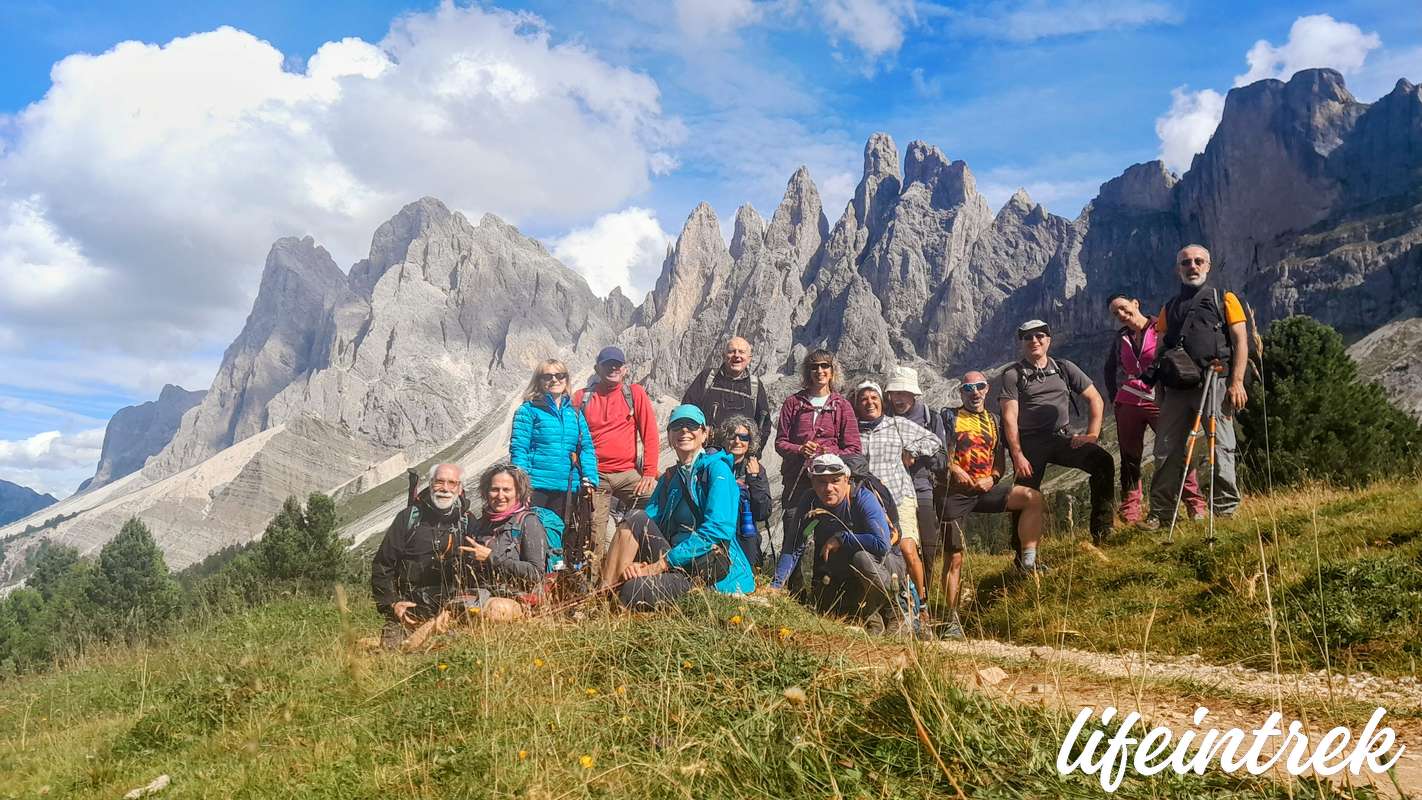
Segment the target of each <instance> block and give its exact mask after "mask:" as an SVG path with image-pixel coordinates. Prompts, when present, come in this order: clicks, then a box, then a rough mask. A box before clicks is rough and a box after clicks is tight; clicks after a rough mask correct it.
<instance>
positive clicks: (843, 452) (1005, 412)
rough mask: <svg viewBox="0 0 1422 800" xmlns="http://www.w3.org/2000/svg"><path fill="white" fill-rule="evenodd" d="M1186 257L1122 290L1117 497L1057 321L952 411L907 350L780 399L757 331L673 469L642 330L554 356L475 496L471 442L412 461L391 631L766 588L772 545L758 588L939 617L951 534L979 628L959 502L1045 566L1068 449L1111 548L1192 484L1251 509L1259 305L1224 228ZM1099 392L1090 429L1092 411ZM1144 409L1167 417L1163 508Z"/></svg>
mask: <svg viewBox="0 0 1422 800" xmlns="http://www.w3.org/2000/svg"><path fill="white" fill-rule="evenodd" d="M1175 270H1176V274H1177V276H1178V277H1179V279H1180V291H1179V293H1178V294H1177V295H1176V296H1175V297H1173V298H1171V299H1170V300H1169V301H1168V302H1166V303H1165V304H1164V306H1163V307H1162V308H1161V310H1160V312H1159V314H1157V315H1156V316H1154V317H1151V316H1147V315H1146V314H1144V313H1143V312H1142V309H1141V305H1140V302H1139V301H1137V300H1135V299H1132V298H1129V297H1127V296H1125V295H1120V294H1118V295H1114V296H1112V297H1111V298H1110V299H1109V301H1108V309H1107V310H1108V311H1109V314H1110V315H1111V317H1112V318H1113V319H1114V320H1116V321H1117V322H1119V323H1120V329H1119V330H1118V331H1117V334H1116V336H1115V337H1114V338H1113V340H1112V344H1111V348H1110V351H1109V352H1108V353H1107V356H1106V368H1105V375H1104V378H1105V387H1106V390H1107V395H1108V396H1109V397H1110V398H1111V402H1112V404H1113V407H1114V412H1115V418H1116V425H1117V432H1118V439H1119V445H1120V455H1121V465H1120V472H1119V486H1120V490H1121V493H1122V502H1121V504H1120V507H1119V511H1118V510H1117V508H1116V487H1117V485H1118V479H1117V475H1116V464H1115V460H1114V459H1113V458H1112V456H1111V454H1110V452H1109V451H1107V450H1105V449H1104V448H1102V447H1101V446H1100V444H1098V442H1097V439H1098V437H1099V435H1100V432H1101V426H1102V421H1103V416H1104V411H1105V402H1106V401H1105V398H1103V396H1102V394H1101V393H1100V392H1099V391H1098V390H1097V388H1096V386H1095V385H1094V384H1093V383H1092V381H1091V379H1090V378H1088V377H1087V375H1086V374H1085V373H1084V372H1083V371H1082V370H1081V369H1080V368H1079V367H1077V365H1076V364H1074V363H1072V362H1071V361H1069V360H1067V359H1065V358H1056V357H1053V356H1052V355H1050V350H1051V346H1052V332H1051V329H1050V326H1049V325H1048V324H1047V323H1046V322H1043V321H1041V320H1035V319H1034V320H1029V321H1027V322H1024V323H1022V324H1021V325H1020V326H1019V327H1018V328H1017V339H1018V348H1019V356H1020V357H1019V359H1018V360H1017V361H1015V362H1013V363H1012V364H1009V365H1008V366H1007V367H1006V368H1005V369H1004V370H1003V371H1002V372H1001V374H1000V375H999V376H998V377H997V378H996V388H997V401H998V406H999V408H998V410H997V411H994V410H992V409H989V408H988V397H989V394H990V390H991V389H992V388H993V385H992V382H990V381H989V379H988V378H987V376H986V375H985V374H984V373H983V372H981V371H977V370H973V371H969V372H967V373H966V374H964V375H962V377H961V382H960V384H959V386H958V392H959V395H960V397H961V400H962V403H961V404H960V405H957V406H952V407H944V408H941V409H939V410H937V411H935V410H932V409H930V408H929V407H928V406H927V404H926V403H925V402H924V399H923V392H922V391H921V390H920V386H919V381H918V375H917V372H916V371H915V370H913V369H911V368H908V367H898V368H895V369H893V370H892V372H891V373H890V374H889V375H888V376H887V381H886V382H885V384H884V385H883V386H881V385H880V384H878V383H876V382H874V381H872V380H866V381H863V382H861V383H859V384H858V385H857V386H855V387H854V389H853V391H852V392H851V393H850V394H849V395H848V396H846V395H844V394H842V393H841V390H842V388H843V387H842V386H841V376H842V374H843V373H842V370H841V367H840V365H839V363H838V362H837V360H836V358H835V356H834V354H833V353H831V352H829V351H828V350H824V349H817V350H814V351H812V352H810V353H809V354H808V355H806V356H805V358H804V359H803V361H802V363H801V368H800V383H801V388H800V390H799V391H797V392H795V393H794V394H792V395H790V396H789V397H787V398H786V399H785V401H784V402H783V403H782V404H781V406H780V409H779V413H778V417H776V418H775V419H774V420H772V410H771V405H770V400H769V398H768V397H767V395H766V390H765V387H764V385H763V384H762V382H761V380H760V378H759V377H758V376H757V375H756V374H754V373H753V372H752V369H751V362H752V355H753V353H752V348H751V345H750V343H749V342H747V341H746V340H745V339H743V338H741V337H739V336H737V337H733V338H731V339H730V340H729V341H728V342H727V343H726V347H725V350H724V352H723V357H722V361H721V363H720V364H719V365H717V366H715V367H709V368H707V369H705V370H703V371H702V372H701V373H700V374H698V375H697V376H696V377H695V378H694V379H693V380H692V381H691V382H690V385H689V386H688V387H687V389H686V391H685V393H684V395H683V397H682V400H681V404H680V405H678V406H676V408H675V409H673V410H672V412H671V415H670V417H669V418H668V419H667V421H666V427H665V435H666V441H667V444H668V445H670V448H671V451H672V453H673V455H674V458H675V463H674V464H672V465H670V466H668V467H667V468H666V469H665V470H662V469H660V465H659V464H658V454H659V450H660V438H659V437H660V433H659V431H660V430H661V429H660V428H659V426H658V424H657V419H656V413H655V409H654V407H653V403H652V400H651V398H650V397H649V396H648V394H647V392H646V390H645V389H643V388H642V387H641V386H640V385H638V384H637V383H635V382H633V381H631V380H630V378H629V371H628V364H627V358H626V355H625V354H624V353H623V351H622V350H621V349H619V348H617V347H605V348H603V349H602V351H601V352H600V353H598V355H597V360H596V366H595V375H594V377H593V379H592V380H591V381H590V382H589V384H588V385H587V386H586V387H585V388H582V389H578V390H576V391H570V383H569V381H570V375H569V371H568V368H567V366H566V365H565V364H564V363H563V362H561V361H559V360H557V359H549V360H545V361H543V362H541V363H540V364H539V365H538V366H537V367H535V368H534V370H533V376H532V379H531V381H530V382H529V386H528V388H527V391H526V392H525V394H524V402H523V404H522V405H521V406H519V408H518V409H517V410H516V411H515V413H514V416H513V422H512V429H511V436H510V443H509V458H508V460H507V461H506V462H503V463H499V464H496V465H494V466H492V467H490V468H489V469H487V470H485V471H484V473H483V474H482V475H480V476H479V478H478V495H479V498H478V499H479V500H480V501H481V502H480V503H478V504H477V509H476V507H475V506H476V504H475V503H473V502H471V500H470V498H468V497H467V496H466V495H465V491H464V481H465V477H466V476H465V475H464V474H463V470H462V469H461V467H460V466H459V465H457V464H439V465H437V466H436V467H434V468H433V469H432V470H431V472H430V474H429V476H428V485H427V486H426V487H425V488H424V489H423V490H422V491H420V492H419V493H418V494H417V495H416V494H414V492H413V489H414V488H415V487H414V484H413V483H412V487H411V488H412V496H411V500H410V503H409V506H408V508H406V509H405V510H404V511H402V512H401V513H400V514H399V515H397V517H396V519H395V520H394V522H393V523H392V524H391V526H390V528H389V529H388V530H387V531H386V534H385V538H384V540H383V541H382V543H381V545H380V548H379V550H378V551H377V553H376V555H375V558H374V561H373V565H372V572H371V586H372V591H373V594H374V597H375V601H376V605H377V607H378V608H379V610H380V611H381V613H382V614H384V615H385V616H386V618H387V620H388V625H387V627H386V631H385V636H384V637H383V638H384V639H385V641H386V643H387V644H388V645H393V644H397V643H398V642H400V641H401V640H402V639H403V637H404V635H405V633H406V632H408V631H409V630H411V629H413V628H414V627H416V626H417V625H418V624H420V623H422V622H428V621H430V620H432V619H434V618H436V617H437V616H438V615H440V614H442V613H444V614H448V613H450V610H451V609H452V608H458V609H463V610H464V611H467V612H469V613H478V614H479V615H481V616H482V618H483V619H489V620H514V619H520V618H524V617H527V616H529V615H530V614H532V613H541V612H542V611H545V610H549V609H552V608H557V607H559V606H558V603H559V600H557V599H555V598H566V597H571V598H572V600H571V601H569V605H573V604H577V603H580V602H581V601H582V600H585V599H586V598H588V597H591V596H595V595H603V594H605V595H607V596H609V597H615V598H616V600H617V602H618V603H619V604H620V605H621V606H623V607H625V608H628V609H632V610H651V609H655V608H658V607H661V606H665V605H667V604H670V603H673V602H675V601H676V600H677V599H678V598H679V597H681V596H683V595H685V594H686V593H687V592H688V591H690V590H691V589H692V587H693V586H695V585H704V586H706V587H709V588H711V589H713V590H714V591H717V592H722V593H727V594H750V593H752V592H756V591H757V585H756V577H755V572H756V569H757V568H761V567H765V566H766V565H767V562H768V565H769V567H770V570H768V571H769V575H768V578H769V580H768V582H766V583H764V585H762V586H761V587H760V589H759V591H760V592H761V593H780V592H793V593H795V594H796V595H797V596H799V597H802V598H803V599H805V600H806V601H807V602H810V603H812V604H813V605H814V606H815V607H816V608H817V609H818V610H820V611H822V612H825V613H834V614H840V615H845V616H848V617H852V618H854V619H857V620H859V621H860V622H862V624H863V625H864V626H865V628H866V630H870V631H873V632H878V631H885V630H891V631H893V632H897V633H908V634H913V633H921V634H926V633H927V632H928V622H929V620H928V614H927V610H926V609H927V603H926V600H927V598H928V595H929V588H930V587H929V586H928V583H927V582H928V579H929V578H930V576H932V575H933V568H934V562H935V561H936V560H937V558H938V556H939V554H940V553H942V554H944V556H945V563H944V567H943V570H942V574H941V592H942V595H943V606H944V607H945V608H946V614H945V615H944V617H943V619H942V620H941V624H939V626H938V629H937V633H938V635H940V636H942V637H945V638H954V639H961V638H963V636H964V633H963V628H962V623H961V620H960V619H959V616H958V598H959V584H960V579H961V572H962V562H963V552H964V547H965V542H964V536H963V530H962V525H961V523H962V521H963V520H964V518H965V517H966V516H967V515H968V514H999V513H1007V514H1010V515H1011V520H1012V523H1011V529H1012V549H1013V552H1014V557H1013V568H1014V569H1015V570H1016V571H1017V572H1019V573H1021V574H1023V575H1028V576H1037V575H1039V574H1041V573H1043V572H1044V571H1046V569H1047V566H1046V564H1044V563H1043V561H1042V559H1041V558H1040V557H1039V556H1038V554H1037V547H1038V543H1039V541H1040V539H1041V536H1042V528H1043V517H1044V501H1043V496H1042V494H1041V492H1040V491H1039V488H1040V486H1041V484H1042V480H1043V477H1044V476H1045V473H1046V469H1047V467H1048V465H1057V466H1059V467H1064V468H1067V469H1074V470H1081V471H1084V472H1086V473H1087V474H1088V475H1089V483H1090V494H1091V514H1090V533H1091V537H1092V540H1093V542H1094V543H1095V544H1096V545H1098V546H1099V545H1104V544H1106V543H1107V541H1108V539H1109V537H1110V536H1111V534H1112V532H1113V527H1114V525H1115V523H1116V521H1117V516H1118V513H1119V520H1120V521H1121V522H1123V523H1125V524H1129V525H1134V526H1137V527H1138V528H1142V529H1145V530H1159V529H1161V528H1162V527H1165V526H1167V525H1170V526H1171V527H1172V528H1173V526H1174V522H1175V519H1176V516H1177V513H1178V508H1179V504H1180V503H1181V502H1182V501H1183V502H1184V504H1185V505H1186V507H1187V508H1188V513H1189V514H1190V516H1191V517H1193V518H1195V519H1199V518H1202V517H1203V516H1204V515H1205V514H1207V513H1209V512H1210V511H1211V510H1212V511H1213V513H1214V514H1215V515H1216V516H1230V515H1232V514H1233V513H1234V512H1235V510H1236V509H1237V508H1238V505H1239V493H1238V491H1237V489H1236V485H1235V469H1234V467H1235V465H1234V448H1235V437H1234V430H1233V422H1232V417H1233V414H1234V411H1235V410H1237V409H1240V408H1242V407H1243V406H1244V404H1245V402H1246V400H1247V395H1246V393H1245V390H1244V374H1245V373H1244V370H1245V367H1246V359H1247V355H1248V340H1247V333H1246V326H1245V317H1244V312H1243V309H1242V306H1241V304H1240V302H1239V300H1238V298H1237V297H1236V296H1235V295H1234V294H1232V293H1230V292H1221V291H1219V290H1218V289H1216V288H1215V287H1214V286H1212V285H1211V284H1210V283H1209V282H1208V281H1207V277H1208V275H1209V272H1210V255H1209V252H1208V251H1207V250H1206V249H1205V248H1204V247H1201V246H1199V245H1195V244H1192V245H1187V246H1186V247H1184V248H1182V249H1181V250H1180V251H1179V253H1178V255H1177V259H1176V264H1175ZM1078 403H1084V404H1085V407H1086V413H1085V415H1084V416H1085V418H1086V420H1085V431H1084V432H1081V433H1074V432H1073V431H1072V429H1071V425H1072V409H1073V407H1075V406H1077V404H1078ZM1202 417H1210V418H1211V421H1212V430H1213V435H1214V439H1213V444H1214V447H1213V448H1204V449H1199V448H1196V447H1195V446H1194V443H1193V441H1192V439H1193V438H1196V437H1198V436H1199V435H1200V429H1201V418H1202ZM1146 428H1150V429H1151V430H1153V431H1154V432H1155V451H1154V457H1155V475H1154V479H1153V483H1152V487H1151V491H1150V494H1149V510H1148V511H1146V510H1145V509H1144V508H1143V496H1142V488H1141V460H1142V452H1143V449H1144V436H1145V430H1146ZM772 430H773V431H774V440H773V446H774V448H775V451H776V453H777V454H778V455H779V456H780V461H781V467H780V476H781V481H782V489H781V492H780V497H779V501H780V509H781V524H782V531H781V536H780V543H779V548H778V550H777V548H776V547H775V545H774V542H764V541H763V540H762V535H761V529H762V526H763V525H764V524H767V523H768V521H769V520H770V518H771V513H772V506H773V503H772V498H771V488H770V480H769V476H768V475H767V471H766V468H765V466H764V465H763V464H762V463H761V454H762V452H763V449H764V448H765V447H766V446H767V445H768V444H771V433H772ZM1205 449H1211V450H1213V452H1212V453H1210V454H1209V458H1208V459H1207V460H1206V463H1208V464H1209V465H1211V466H1212V475H1211V476H1210V479H1211V492H1210V499H1211V500H1212V502H1213V507H1212V509H1211V508H1207V506H1206V503H1207V500H1206V498H1205V497H1204V496H1203V495H1202V494H1201V491H1200V484H1199V481H1198V480H1197V478H1196V475H1195V466H1196V464H1195V462H1196V461H1197V460H1199V459H1203V458H1205V456H1206V453H1205ZM1187 462H1188V463H1187ZM1009 464H1010V465H1011V468H1012V480H1010V481H1009V480H1005V479H1004V476H1005V475H1006V473H1007V467H1008V466H1009ZM767 544H768V545H769V546H770V547H769V549H770V551H771V556H772V558H770V559H769V560H767V559H766V558H765V552H764V551H765V546H766V545H767ZM807 547H808V556H807V555H806V549H807ZM806 559H808V561H809V563H810V570H809V572H810V575H809V577H808V579H807V577H806V576H805V574H804V570H803V569H802V566H801V562H802V560H806ZM584 576H591V577H592V579H593V580H594V581H595V585H593V586H589V585H588V584H587V583H586V582H585V580H584Z"/></svg>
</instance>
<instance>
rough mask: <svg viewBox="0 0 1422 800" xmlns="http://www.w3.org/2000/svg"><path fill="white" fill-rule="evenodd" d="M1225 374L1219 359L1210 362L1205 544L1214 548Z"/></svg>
mask: <svg viewBox="0 0 1422 800" xmlns="http://www.w3.org/2000/svg"><path fill="white" fill-rule="evenodd" d="M1223 372H1224V364H1223V363H1221V362H1220V360H1219V359H1215V360H1214V361H1211V362H1210V372H1209V381H1210V406H1209V416H1208V419H1209V428H1208V433H1207V434H1206V437H1205V443H1206V444H1207V445H1208V446H1209V448H1210V454H1209V465H1210V497H1209V500H1208V501H1207V502H1208V503H1209V508H1207V509H1206V511H1205V513H1206V514H1208V515H1209V516H1208V517H1207V520H1208V521H1207V523H1206V527H1205V544H1207V545H1209V546H1210V547H1212V548H1213V547H1214V546H1215V401H1216V400H1218V399H1219V380H1218V376H1219V375H1220V374H1221V373H1223Z"/></svg>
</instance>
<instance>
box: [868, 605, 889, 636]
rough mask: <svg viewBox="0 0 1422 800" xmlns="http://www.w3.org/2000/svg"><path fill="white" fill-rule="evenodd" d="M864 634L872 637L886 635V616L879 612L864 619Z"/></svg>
mask: <svg viewBox="0 0 1422 800" xmlns="http://www.w3.org/2000/svg"><path fill="white" fill-rule="evenodd" d="M864 632H865V633H867V634H869V635H870V636H883V635H884V615H883V614H880V613H879V612H878V611H875V612H874V613H872V614H870V615H869V616H867V617H865V618H864Z"/></svg>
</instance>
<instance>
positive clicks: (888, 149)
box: [853, 133, 902, 239]
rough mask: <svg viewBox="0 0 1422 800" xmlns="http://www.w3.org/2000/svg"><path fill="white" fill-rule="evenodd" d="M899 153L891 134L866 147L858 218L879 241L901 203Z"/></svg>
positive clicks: (857, 194) (873, 139)
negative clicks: (886, 222)
mask: <svg viewBox="0 0 1422 800" xmlns="http://www.w3.org/2000/svg"><path fill="white" fill-rule="evenodd" d="M901 186H902V182H901V179H900V177H899V151H898V150H897V149H896V148H895V147H894V140H893V139H892V138H890V137H889V134H887V133H876V134H874V135H873V136H870V137H869V141H868V142H866V143H865V145H864V176H863V177H862V178H860V180H859V185H858V186H857V187H855V190H854V203H853V209H854V216H855V219H856V220H857V222H858V225H859V227H861V228H865V229H867V230H868V231H869V235H870V238H871V239H872V238H875V237H876V236H877V235H878V233H879V231H880V230H882V228H883V224H884V220H885V219H886V218H887V217H888V215H889V214H890V213H891V212H892V210H893V207H894V203H896V202H897V201H898V199H899V191H900V188H901Z"/></svg>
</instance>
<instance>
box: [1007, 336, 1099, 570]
mask: <svg viewBox="0 0 1422 800" xmlns="http://www.w3.org/2000/svg"><path fill="white" fill-rule="evenodd" d="M1017 340H1018V343H1019V345H1020V348H1021V353H1022V358H1021V360H1019V361H1017V362H1016V363H1014V364H1012V365H1010V366H1009V367H1008V368H1007V369H1006V370H1004V371H1003V373H1002V378H1001V381H1002V383H1001V395H1000V396H999V398H998V399H999V402H1000V403H1001V404H1002V427H1003V433H1004V434H1005V435H1006V438H1007V448H1008V452H1009V453H1010V454H1011V456H1012V467H1013V471H1014V472H1015V473H1016V483H1017V485H1018V486H1028V487H1031V488H1033V489H1036V488H1039V487H1040V486H1041V485H1042V478H1043V474H1044V473H1045V472H1046V469H1047V465H1048V464H1057V465H1059V466H1063V467H1070V468H1072V469H1079V470H1084V471H1086V472H1088V473H1090V474H1091V540H1092V541H1093V542H1095V543H1096V544H1101V543H1102V542H1104V541H1105V540H1106V537H1107V536H1108V535H1110V533H1111V520H1112V517H1113V515H1114V514H1115V509H1114V508H1113V506H1114V505H1115V500H1116V462H1115V460H1114V459H1113V458H1111V454H1110V453H1109V452H1107V451H1106V450H1105V449H1103V448H1102V447H1101V445H1099V444H1097V443H1096V440H1097V438H1098V437H1099V436H1100V434H1101V417H1102V415H1103V413H1104V410H1105V404H1104V403H1103V402H1102V400H1101V394H1100V393H1099V392H1097V391H1096V387H1095V386H1093V385H1092V384H1091V379H1090V378H1088V377H1086V373H1084V372H1082V371H1081V368H1079V367H1078V366H1077V365H1075V364H1073V363H1072V362H1070V361H1067V360H1066V359H1058V358H1052V357H1051V356H1048V355H1047V350H1048V349H1049V348H1050V347H1051V344H1052V333H1051V330H1050V329H1049V328H1048V327H1047V323H1045V322H1043V321H1041V320H1039V319H1034V320H1029V321H1028V322H1024V323H1023V324H1022V325H1021V326H1020V327H1018V329H1017ZM1073 394H1075V395H1079V396H1080V397H1081V398H1082V399H1084V400H1086V402H1087V403H1088V404H1089V406H1090V408H1091V414H1090V417H1089V420H1088V422H1087V426H1086V433H1084V434H1072V432H1071V430H1070V429H1069V428H1068V427H1067V426H1068V424H1069V423H1070V421H1071V397H1072V395H1073ZM1014 528H1015V526H1014ZM1013 546H1014V547H1017V537H1016V533H1015V532H1014V534H1013ZM1029 550H1030V551H1031V552H1029ZM1036 556H1037V554H1036V548H1028V547H1022V548H1020V549H1019V550H1018V565H1019V567H1021V568H1023V569H1027V570H1031V569H1033V568H1034V565H1035V563H1036Z"/></svg>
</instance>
